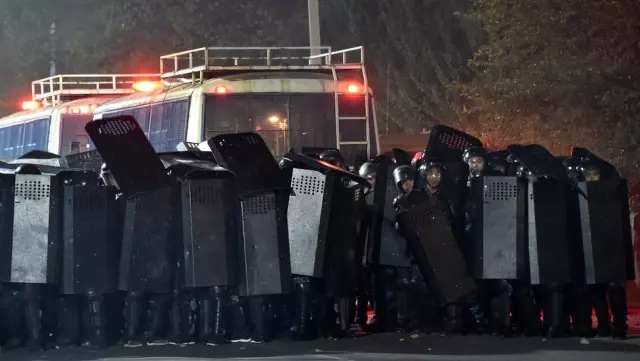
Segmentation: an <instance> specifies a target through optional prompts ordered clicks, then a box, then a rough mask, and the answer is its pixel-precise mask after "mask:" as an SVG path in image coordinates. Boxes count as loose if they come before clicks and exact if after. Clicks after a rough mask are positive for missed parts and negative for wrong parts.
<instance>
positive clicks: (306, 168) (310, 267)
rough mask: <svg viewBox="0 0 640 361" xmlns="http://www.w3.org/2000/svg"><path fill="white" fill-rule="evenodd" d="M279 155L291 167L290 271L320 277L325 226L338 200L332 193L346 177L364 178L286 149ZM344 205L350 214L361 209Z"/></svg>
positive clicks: (355, 190) (289, 210)
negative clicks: (287, 152)
mask: <svg viewBox="0 0 640 361" xmlns="http://www.w3.org/2000/svg"><path fill="white" fill-rule="evenodd" d="M283 158H284V159H285V160H286V161H287V164H289V165H290V166H291V167H292V169H291V172H290V174H291V179H290V184H291V188H292V191H293V192H292V194H291V196H290V197H289V204H288V210H287V219H288V224H289V227H288V229H289V251H290V254H291V272H292V273H293V274H298V275H304V276H311V277H323V276H324V267H325V253H326V251H327V242H328V241H329V235H330V232H329V227H330V226H333V225H332V224H331V222H330V218H331V217H332V212H333V211H334V209H335V208H334V202H340V200H336V197H337V196H336V195H335V194H337V193H340V192H341V189H342V188H345V182H347V181H350V180H354V181H358V182H359V184H362V185H364V184H368V182H367V181H366V180H365V179H363V178H360V177H358V176H356V175H354V174H352V173H349V172H347V171H345V170H343V169H340V168H338V167H335V166H333V165H331V164H328V163H326V162H322V161H319V160H317V159H313V158H310V157H307V156H304V155H300V154H296V153H289V154H287V155H285V156H284V157H283ZM353 192H355V193H357V195H360V193H361V192H362V189H361V188H354V189H353ZM355 196H356V194H354V195H351V197H350V199H352V200H353V199H354V197H355ZM357 200H358V201H364V198H362V197H358V198H357ZM348 205H349V206H350V208H349V209H350V210H351V211H352V213H354V214H355V213H357V212H356V211H358V212H359V211H360V210H361V208H359V207H357V206H356V205H355V204H352V203H348ZM359 205H360V206H362V204H359ZM338 211H341V210H338ZM359 215H361V214H356V219H359V217H358V216H359ZM350 216H351V214H350ZM354 227H355V223H354ZM354 229H355V228H354ZM329 247H331V246H329ZM351 251H352V252H353V250H351ZM329 266H331V265H330V264H329Z"/></svg>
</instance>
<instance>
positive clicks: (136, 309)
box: [124, 291, 144, 347]
mask: <svg viewBox="0 0 640 361" xmlns="http://www.w3.org/2000/svg"><path fill="white" fill-rule="evenodd" d="M143 305H144V303H143V294H142V292H139V291H130V292H128V293H127V295H126V297H125V301H124V342H125V347H139V346H142V343H141V340H140V336H139V335H140V318H141V316H142V310H143Z"/></svg>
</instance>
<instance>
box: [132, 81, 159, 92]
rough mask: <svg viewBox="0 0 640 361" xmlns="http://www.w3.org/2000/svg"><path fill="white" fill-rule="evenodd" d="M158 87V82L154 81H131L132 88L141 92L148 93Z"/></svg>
mask: <svg viewBox="0 0 640 361" xmlns="http://www.w3.org/2000/svg"><path fill="white" fill-rule="evenodd" d="M158 88H160V83H159V82H156V81H139V82H136V83H133V90H135V91H137V92H141V93H149V92H152V91H154V90H156V89H158Z"/></svg>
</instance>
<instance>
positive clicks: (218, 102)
mask: <svg viewBox="0 0 640 361" xmlns="http://www.w3.org/2000/svg"><path fill="white" fill-rule="evenodd" d="M312 50H313V51H315V52H316V53H319V54H318V55H314V56H309V54H310V53H311V51H312ZM363 60H364V49H363V48H362V47H355V48H350V49H344V50H339V51H332V50H331V48H330V47H321V48H311V47H286V48H270V47H241V48H238V47H208V48H199V49H193V50H187V51H183V52H179V53H175V54H169V55H164V56H162V57H161V58H160V76H161V79H162V80H163V86H162V87H159V88H158V89H157V90H156V91H154V92H150V93H137V94H132V95H129V96H125V97H122V98H119V99H115V100H112V101H109V102H106V103H104V104H102V105H100V106H98V107H97V108H96V109H95V110H94V119H101V118H102V117H108V116H117V115H132V116H134V117H135V118H136V119H137V121H138V123H139V124H140V126H141V127H142V129H143V130H144V132H145V134H146V135H147V137H148V138H149V141H150V142H151V144H152V145H153V147H154V149H155V150H156V151H158V152H163V151H174V150H175V147H176V145H177V144H178V143H180V142H183V141H186V142H191V143H200V142H203V141H205V140H208V139H210V138H211V137H214V136H215V135H217V134H222V133H237V132H256V133H258V134H260V135H261V136H262V137H263V139H264V140H265V142H266V143H267V145H268V146H269V148H270V150H271V151H272V153H273V154H274V155H275V156H276V157H279V156H281V155H283V154H285V153H286V152H287V151H288V150H289V149H291V148H294V149H297V150H300V149H301V148H303V147H330V148H338V149H339V150H340V151H341V152H342V153H343V155H344V156H345V158H346V160H347V162H348V163H349V164H356V163H361V162H364V161H366V160H367V159H369V158H370V157H371V156H373V155H376V154H378V153H379V150H380V149H379V139H378V125H377V122H376V116H375V103H374V99H373V94H372V91H371V89H370V88H369V86H368V80H367V75H366V70H365V66H364V62H363Z"/></svg>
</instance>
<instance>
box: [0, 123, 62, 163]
mask: <svg viewBox="0 0 640 361" xmlns="http://www.w3.org/2000/svg"><path fill="white" fill-rule="evenodd" d="M49 124H50V119H49V118H45V119H38V120H34V121H30V122H28V123H22V124H15V125H11V126H8V127H5V128H2V129H0V141H2V143H0V157H4V158H9V159H14V158H18V157H20V156H22V155H23V154H24V153H26V152H29V151H32V150H44V151H47V150H48V149H47V145H48V140H49Z"/></svg>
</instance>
